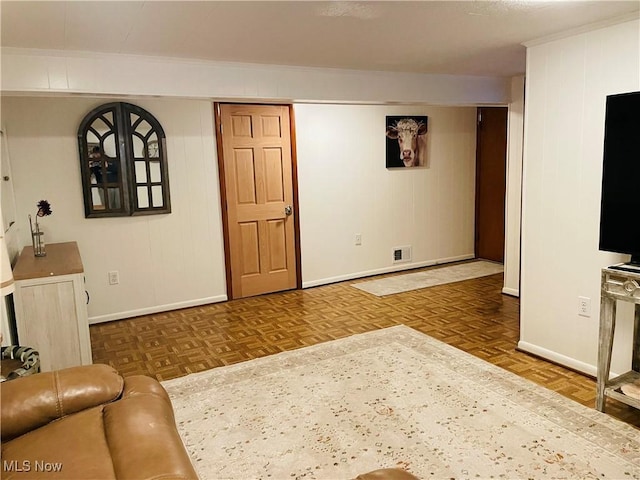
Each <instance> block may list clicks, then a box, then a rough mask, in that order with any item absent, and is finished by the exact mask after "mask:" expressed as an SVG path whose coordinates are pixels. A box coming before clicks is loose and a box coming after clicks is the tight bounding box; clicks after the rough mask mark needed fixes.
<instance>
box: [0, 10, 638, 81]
mask: <svg viewBox="0 0 640 480" xmlns="http://www.w3.org/2000/svg"><path fill="white" fill-rule="evenodd" d="M639 10H640V1H638V0H633V1H608V0H605V1H593V0H592V1H546V2H542V1H525V0H509V1H505V0H501V1H410V2H405V1H387V2H378V1H360V2H353V1H331V2H314V1H289V2H273V1H259V2H254V1H230V2H220V1H196V2H192V1H158V0H155V1H133V2H130V1H124V2H120V1H67V2H56V1H43V2H30V1H6V0H3V1H2V3H1V16H2V24H1V27H2V36H1V41H2V46H4V47H22V48H38V49H56V50H70V51H92V52H109V53H123V54H138V55H153V56H163V57H182V58H194V59H207V60H217V61H231V62H245V63H265V64H277V65H299V66H315V67H334V68H349V69H362V70H388V71H403V72H420V73H438V74H456V75H491V76H494V75H495V76H512V75H517V74H521V73H524V69H525V49H524V47H523V46H522V45H521V44H522V42H526V41H530V40H533V39H536V38H540V37H544V36H548V35H552V34H556V33H560V32H563V31H566V30H570V29H574V28H577V27H580V26H583V25H587V24H591V23H594V22H600V21H604V20H608V19H611V18H615V17H619V16H621V15H628V14H633V13H634V12H635V13H636V14H637V13H638V12H639ZM639 38H640V37H639Z"/></svg>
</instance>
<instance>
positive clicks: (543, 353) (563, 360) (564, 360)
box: [518, 340, 619, 378]
mask: <svg viewBox="0 0 640 480" xmlns="http://www.w3.org/2000/svg"><path fill="white" fill-rule="evenodd" d="M518 348H519V349H520V350H522V351H523V352H528V353H532V354H533V355H537V356H538V357H542V358H546V359H547V360H550V361H552V362H554V363H558V364H560V365H564V366H565V367H569V368H571V369H573V370H577V371H578V372H582V373H586V374H587V375H591V376H592V377H596V376H597V374H598V368H597V367H596V366H595V365H591V364H589V363H584V362H581V361H580V360H576V359H575V358H571V357H567V356H566V355H562V354H560V353H557V352H554V351H552V350H547V349H546V348H543V347H539V346H538V345H534V344H532V343H528V342H523V341H522V340H520V341H519V342H518ZM618 375H619V374H618V373H615V372H610V374H609V377H610V378H612V377H617V376H618Z"/></svg>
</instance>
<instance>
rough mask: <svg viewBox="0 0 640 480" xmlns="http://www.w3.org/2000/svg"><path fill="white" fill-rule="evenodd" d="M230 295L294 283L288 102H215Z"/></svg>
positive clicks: (247, 294) (242, 295)
mask: <svg viewBox="0 0 640 480" xmlns="http://www.w3.org/2000/svg"><path fill="white" fill-rule="evenodd" d="M219 116H220V123H221V130H222V165H221V166H222V169H223V170H224V190H225V193H224V195H225V201H226V212H227V213H226V222H227V232H228V241H227V250H228V251H227V259H228V265H227V268H228V269H229V270H230V275H228V277H227V278H229V276H230V280H231V287H232V288H231V292H230V293H231V297H232V298H241V297H248V296H252V295H259V294H263V293H270V292H277V291H282V290H288V289H292V288H296V285H297V276H296V247H295V227H294V223H295V222H294V213H295V212H294V210H295V209H294V204H293V200H294V190H293V168H292V157H291V130H290V117H289V107H287V106H279V105H235V104H222V105H220V112H219Z"/></svg>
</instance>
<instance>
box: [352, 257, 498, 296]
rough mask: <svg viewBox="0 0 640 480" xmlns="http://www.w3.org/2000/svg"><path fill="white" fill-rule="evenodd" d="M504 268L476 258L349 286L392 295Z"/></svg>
mask: <svg viewBox="0 0 640 480" xmlns="http://www.w3.org/2000/svg"><path fill="white" fill-rule="evenodd" d="M503 271H504V268H503V266H502V264H500V263H494V262H486V261H484V260H478V261H476V262H469V263H461V264H459V265H452V266H450V267H440V268H433V269H430V270H425V271H422V272H416V273H407V274H405V275H395V276H393V277H386V278H381V279H379V280H371V281H369V282H359V283H354V284H352V285H351V286H353V287H356V288H359V289H360V290H364V291H365V292H368V293H371V294H373V295H375V296H377V297H383V296H385V295H393V294H395V293H401V292H408V291H409V290H418V289H419V288H426V287H433V286H435V285H442V284H445V283H453V282H460V281H462V280H469V279H471V278H478V277H486V276H487V275H494V274H496V273H502V272H503Z"/></svg>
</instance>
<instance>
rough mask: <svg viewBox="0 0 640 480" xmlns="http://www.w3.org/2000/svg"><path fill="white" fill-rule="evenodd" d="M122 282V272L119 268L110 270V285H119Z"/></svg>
mask: <svg viewBox="0 0 640 480" xmlns="http://www.w3.org/2000/svg"><path fill="white" fill-rule="evenodd" d="M119 283H120V273H118V271H117V270H114V271H113V272H109V285H118V284H119Z"/></svg>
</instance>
